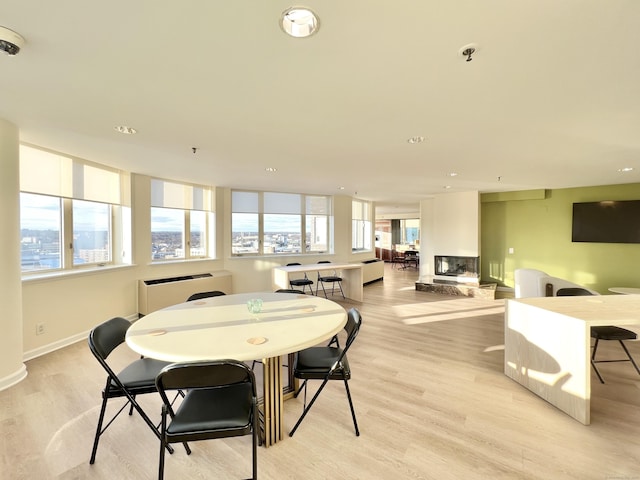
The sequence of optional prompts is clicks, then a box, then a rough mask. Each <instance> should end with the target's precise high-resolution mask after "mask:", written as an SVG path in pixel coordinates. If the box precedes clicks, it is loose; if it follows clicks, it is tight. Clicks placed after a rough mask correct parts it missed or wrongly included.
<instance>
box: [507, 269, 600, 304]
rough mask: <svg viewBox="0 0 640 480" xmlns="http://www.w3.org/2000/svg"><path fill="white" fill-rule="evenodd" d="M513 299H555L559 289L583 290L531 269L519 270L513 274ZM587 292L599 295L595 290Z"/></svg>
mask: <svg viewBox="0 0 640 480" xmlns="http://www.w3.org/2000/svg"><path fill="white" fill-rule="evenodd" d="M514 274H515V284H516V288H515V290H516V291H515V297H516V298H527V297H555V296H556V293H557V291H558V289H560V288H572V287H573V288H575V287H577V288H585V287H584V286H582V285H579V284H577V283H573V282H570V281H568V280H564V279H562V278H558V277H552V276H550V275H549V274H547V273H545V272H543V271H541V270H534V269H532V268H519V269H517V270H516V271H515V272H514ZM585 290H589V292H591V293H592V294H593V295H599V293H598V292H596V291H595V290H590V289H588V288H586V289H585Z"/></svg>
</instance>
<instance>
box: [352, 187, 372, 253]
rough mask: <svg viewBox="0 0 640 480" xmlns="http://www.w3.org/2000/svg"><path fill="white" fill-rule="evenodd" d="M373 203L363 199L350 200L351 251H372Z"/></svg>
mask: <svg viewBox="0 0 640 480" xmlns="http://www.w3.org/2000/svg"><path fill="white" fill-rule="evenodd" d="M372 217H373V204H372V202H368V201H365V200H356V199H353V200H352V201H351V251H352V252H371V251H373V247H374V243H373V242H372V238H373V219H372Z"/></svg>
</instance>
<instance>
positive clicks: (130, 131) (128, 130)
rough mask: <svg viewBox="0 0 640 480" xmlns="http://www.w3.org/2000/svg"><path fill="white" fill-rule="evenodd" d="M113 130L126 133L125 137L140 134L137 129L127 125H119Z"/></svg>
mask: <svg viewBox="0 0 640 480" xmlns="http://www.w3.org/2000/svg"><path fill="white" fill-rule="evenodd" d="M113 128H114V130H115V131H116V132H119V133H124V134H125V135H133V134H135V133H138V131H137V130H136V129H135V128H131V127H127V126H126V125H118V126H116V127H113Z"/></svg>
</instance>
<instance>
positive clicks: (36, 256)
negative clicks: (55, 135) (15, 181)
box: [20, 145, 131, 273]
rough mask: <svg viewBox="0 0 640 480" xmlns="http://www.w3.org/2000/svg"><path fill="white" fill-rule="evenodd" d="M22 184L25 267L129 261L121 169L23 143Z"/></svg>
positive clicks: (127, 214) (126, 179)
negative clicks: (119, 254) (118, 254)
mask: <svg viewBox="0 0 640 480" xmlns="http://www.w3.org/2000/svg"><path fill="white" fill-rule="evenodd" d="M20 190H21V192H20V230H21V236H20V243H21V264H22V272H23V273H33V272H40V271H47V270H61V271H62V270H69V269H74V268H87V267H96V266H103V265H106V264H113V263H130V262H131V222H130V218H131V214H130V208H129V206H128V203H129V195H128V191H129V176H128V174H126V173H125V172H121V171H119V170H115V169H112V168H109V167H106V166H103V165H98V164H94V163H92V162H89V161H86V160H82V159H78V158H75V157H71V156H68V155H64V154H60V153H56V152H52V151H48V150H44V149H40V148H38V147H34V146H30V145H21V146H20ZM116 246H117V249H116ZM115 251H118V252H119V253H120V252H122V255H121V256H115V255H114V252H115Z"/></svg>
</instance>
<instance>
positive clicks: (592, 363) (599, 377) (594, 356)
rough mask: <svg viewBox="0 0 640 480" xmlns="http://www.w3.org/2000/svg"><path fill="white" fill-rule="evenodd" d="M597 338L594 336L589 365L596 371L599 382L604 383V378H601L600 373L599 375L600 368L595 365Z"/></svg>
mask: <svg viewBox="0 0 640 480" xmlns="http://www.w3.org/2000/svg"><path fill="white" fill-rule="evenodd" d="M598 341H599V340H598V339H597V338H596V343H594V345H593V352H592V353H591V366H592V367H593V370H594V371H595V372H596V375H597V376H598V380H600V383H604V379H603V378H602V375H600V370H598V367H596V351H597V350H598Z"/></svg>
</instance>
